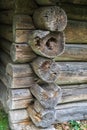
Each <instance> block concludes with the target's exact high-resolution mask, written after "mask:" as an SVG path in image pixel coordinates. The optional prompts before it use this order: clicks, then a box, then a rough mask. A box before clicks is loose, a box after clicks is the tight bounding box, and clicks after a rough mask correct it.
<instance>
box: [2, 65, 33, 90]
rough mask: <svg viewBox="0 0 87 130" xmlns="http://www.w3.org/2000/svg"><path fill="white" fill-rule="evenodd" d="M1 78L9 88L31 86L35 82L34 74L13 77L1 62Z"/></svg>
mask: <svg viewBox="0 0 87 130" xmlns="http://www.w3.org/2000/svg"><path fill="white" fill-rule="evenodd" d="M0 68H1V69H0V79H1V80H2V82H3V83H4V84H5V85H6V87H7V88H29V87H31V86H32V85H33V84H34V82H35V79H34V76H31V77H20V78H13V77H11V76H10V75H8V74H7V73H6V70H5V67H4V66H3V65H2V64H0Z"/></svg>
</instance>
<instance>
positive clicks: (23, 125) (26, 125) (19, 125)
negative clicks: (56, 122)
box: [10, 121, 55, 130]
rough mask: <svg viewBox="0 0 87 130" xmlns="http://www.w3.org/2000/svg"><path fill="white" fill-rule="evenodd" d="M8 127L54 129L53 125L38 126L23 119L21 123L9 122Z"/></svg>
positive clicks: (15, 128)
mask: <svg viewBox="0 0 87 130" xmlns="http://www.w3.org/2000/svg"><path fill="white" fill-rule="evenodd" d="M10 128H11V129H12V130H23V129H24V130H55V128H54V126H50V127H49V128H38V127H36V126H35V125H34V124H33V123H32V122H31V121H24V122H21V123H15V124H13V123H11V122H10Z"/></svg>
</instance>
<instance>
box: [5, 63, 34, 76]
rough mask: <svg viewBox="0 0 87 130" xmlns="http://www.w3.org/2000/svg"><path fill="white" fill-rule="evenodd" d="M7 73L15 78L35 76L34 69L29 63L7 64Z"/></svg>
mask: <svg viewBox="0 0 87 130" xmlns="http://www.w3.org/2000/svg"><path fill="white" fill-rule="evenodd" d="M6 73H8V74H9V75H10V76H11V77H13V78H20V77H29V76H33V71H32V69H31V67H30V65H29V64H12V63H8V64H7V66H6Z"/></svg>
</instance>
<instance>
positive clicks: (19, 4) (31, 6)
mask: <svg viewBox="0 0 87 130" xmlns="http://www.w3.org/2000/svg"><path fill="white" fill-rule="evenodd" d="M36 8H37V4H36V3H35V2H34V0H26V1H24V0H15V13H21V14H28V15H32V14H33V12H34V10H35V9H36Z"/></svg>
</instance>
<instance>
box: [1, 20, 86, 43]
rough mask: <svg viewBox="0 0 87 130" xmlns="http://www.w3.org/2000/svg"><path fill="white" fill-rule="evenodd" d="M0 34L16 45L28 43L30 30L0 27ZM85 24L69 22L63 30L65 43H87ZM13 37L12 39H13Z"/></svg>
mask: <svg viewBox="0 0 87 130" xmlns="http://www.w3.org/2000/svg"><path fill="white" fill-rule="evenodd" d="M0 28H1V29H0V34H1V36H2V37H4V38H5V39H7V40H10V41H11V42H13V40H14V42H16V43H28V40H29V35H31V31H30V30H13V31H12V27H11V26H7V25H0ZM86 34H87V22H85V21H84V22H81V21H74V20H69V21H68V24H67V27H66V29H65V37H66V43H87V37H86ZM13 35H14V38H13Z"/></svg>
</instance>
